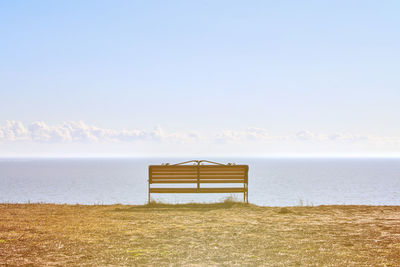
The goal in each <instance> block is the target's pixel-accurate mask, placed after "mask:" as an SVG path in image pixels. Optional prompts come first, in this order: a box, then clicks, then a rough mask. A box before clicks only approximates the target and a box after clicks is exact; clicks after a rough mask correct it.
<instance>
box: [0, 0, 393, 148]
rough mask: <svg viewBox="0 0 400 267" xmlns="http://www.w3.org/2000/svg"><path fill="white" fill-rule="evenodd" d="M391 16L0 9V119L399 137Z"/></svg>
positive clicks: (285, 9) (355, 7)
mask: <svg viewBox="0 0 400 267" xmlns="http://www.w3.org/2000/svg"><path fill="white" fill-rule="evenodd" d="M399 14H400V2H399V1H1V2H0V40H1V42H0V125H4V124H5V121H6V120H9V121H19V122H21V123H22V124H24V125H25V126H26V127H28V125H29V124H31V123H33V122H35V121H43V122H45V123H46V124H48V125H58V124H60V123H62V122H64V121H82V122H84V123H85V124H87V125H95V126H97V127H101V128H107V129H115V130H121V129H140V130H151V129H153V127H155V126H156V125H159V126H160V127H162V128H163V129H164V130H165V131H168V132H192V131H195V132H198V133H200V134H203V133H205V134H209V135H214V134H215V135H218V133H220V132H221V131H224V130H229V131H231V130H232V131H246V129H248V128H249V127H256V128H262V129H265V130H266V131H268V133H269V134H271V135H274V136H287V135H291V134H295V133H297V132H299V131H301V130H306V131H310V132H313V133H318V134H319V133H321V134H326V135H329V134H333V133H337V132H340V133H342V132H347V133H352V134H360V135H374V136H378V137H385V138H386V137H390V138H399V137H400V123H399V117H400V75H399V74H400V73H399V70H400V49H399V47H400V16H399ZM7 142H8V141H7V140H6V143H7ZM6 145H7V147H8V146H11V145H10V144H6ZM390 147H391V149H390ZM399 147H400V146H399ZM399 147H395V146H393V144H391V145H388V146H387V147H386V148H385V149H382V150H380V149H379V148H376V147H374V148H373V149H372V148H371V149H369V150H368V149H367V150H368V151H370V152H376V151H378V152H379V151H382V152H384V151H387V150H388V149H389V150H390V151H391V152H400V148H399ZM8 149H9V151H12V150H13V148H12V146H11V148H9V147H8ZM110 149H111V150H112V148H110ZM143 149H144V150H145V148H143ZM305 150H306V149H305ZM367 150H365V151H367ZM18 151H19V150H18ZM221 151H225V150H221ZM226 151H228V150H226ZM229 151H230V150H229ZM274 151H275V150H274ZM276 151H279V149H278V148H276ZM285 151H290V149H289V150H285ZM318 151H320V152H321V151H322V152H327V151H323V149H322V150H318ZM343 151H345V149H344V150H343ZM352 151H355V150H354V149H353V148H352ZM357 151H358V150H357ZM360 151H361V150H360ZM362 151H364V150H362ZM227 153H228V152H227Z"/></svg>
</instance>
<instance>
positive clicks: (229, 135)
mask: <svg viewBox="0 0 400 267" xmlns="http://www.w3.org/2000/svg"><path fill="white" fill-rule="evenodd" d="M268 140H272V136H270V135H269V133H268V131H267V130H266V129H262V128H248V129H246V130H244V131H232V130H225V131H223V132H222V133H220V134H217V137H216V141H217V142H219V143H226V142H227V143H231V142H232V143H235V142H246V141H268Z"/></svg>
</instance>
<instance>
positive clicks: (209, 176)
mask: <svg viewBox="0 0 400 267" xmlns="http://www.w3.org/2000/svg"><path fill="white" fill-rule="evenodd" d="M197 178H199V179H242V180H243V179H245V176H244V175H240V176H239V175H224V176H221V175H200V176H199V177H198V176H197V175H196V176H152V177H151V180H157V179H177V180H179V179H197Z"/></svg>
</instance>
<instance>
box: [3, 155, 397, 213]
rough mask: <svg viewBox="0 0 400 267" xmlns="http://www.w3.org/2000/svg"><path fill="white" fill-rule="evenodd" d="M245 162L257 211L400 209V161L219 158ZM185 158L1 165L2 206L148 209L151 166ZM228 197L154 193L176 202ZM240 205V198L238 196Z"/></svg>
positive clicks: (30, 161) (34, 161)
mask: <svg viewBox="0 0 400 267" xmlns="http://www.w3.org/2000/svg"><path fill="white" fill-rule="evenodd" d="M214 160H216V161H219V162H223V163H227V162H235V163H237V164H240V163H242V164H248V165H249V166H250V170H249V201H250V202H251V203H254V204H258V205H269V206H290V205H301V204H303V205H322V204H368V205H399V204H400V159H271V158H266V159H260V158H257V159H254V158H246V159H214ZM180 161H181V160H180V159H155V158H151V159H149V158H147V159H1V160H0V202H7V203H26V202H47V203H69V204H76V203H79V204H113V203H122V204H143V203H145V202H146V201H147V177H148V165H149V164H160V163H164V162H170V163H177V162H180ZM230 195H231V194H225V195H224V194H152V197H153V198H154V199H156V200H162V201H165V202H171V203H180V202H188V201H196V202H215V201H220V200H221V199H223V198H224V197H227V196H230ZM233 196H234V197H237V198H238V199H240V200H241V199H242V195H240V194H237V195H235V194H234V195H233Z"/></svg>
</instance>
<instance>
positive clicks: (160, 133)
mask: <svg viewBox="0 0 400 267" xmlns="http://www.w3.org/2000/svg"><path fill="white" fill-rule="evenodd" d="M197 139H200V136H199V134H197V133H167V132H165V131H164V130H163V129H162V128H161V127H159V126H158V127H155V128H154V129H153V130H151V131H145V130H125V129H124V130H115V129H107V128H100V127H96V126H90V125H86V124H85V123H83V122H82V121H78V122H75V121H69V122H64V123H62V124H59V125H54V126H51V125H48V124H46V123H45V122H41V121H37V122H33V123H31V124H30V125H28V127H25V126H24V125H23V124H22V123H21V122H18V121H6V124H5V125H4V126H0V141H8V142H14V141H32V142H45V143H65V142H134V141H158V142H167V143H185V142H191V141H195V140H197Z"/></svg>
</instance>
